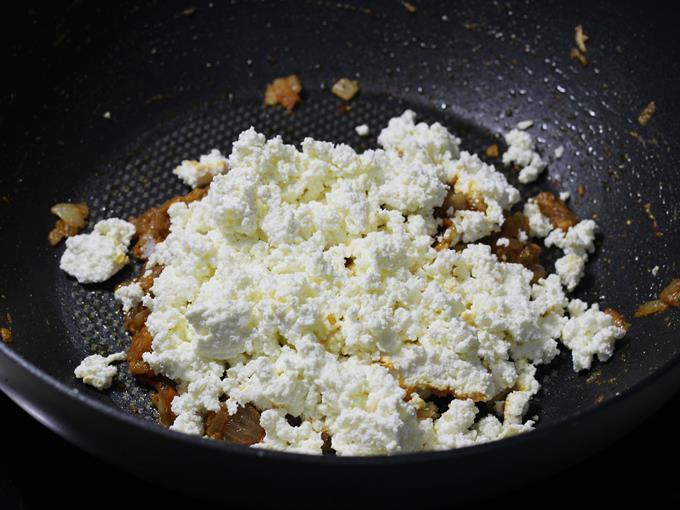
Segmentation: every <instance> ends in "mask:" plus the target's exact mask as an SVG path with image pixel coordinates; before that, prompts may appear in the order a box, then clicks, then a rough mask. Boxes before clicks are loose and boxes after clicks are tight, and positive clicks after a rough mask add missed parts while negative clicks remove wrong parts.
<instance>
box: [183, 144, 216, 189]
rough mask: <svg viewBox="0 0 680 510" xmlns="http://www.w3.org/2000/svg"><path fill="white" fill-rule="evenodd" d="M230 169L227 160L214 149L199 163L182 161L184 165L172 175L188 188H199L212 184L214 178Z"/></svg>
mask: <svg viewBox="0 0 680 510" xmlns="http://www.w3.org/2000/svg"><path fill="white" fill-rule="evenodd" d="M228 168H229V167H228V165H227V158H225V157H224V156H222V153H221V152H220V151H219V150H217V149H213V150H212V151H210V153H209V154H204V155H203V156H201V158H200V159H199V160H198V161H195V160H186V161H182V164H181V165H180V166H178V167H177V168H175V169H174V170H173V171H172V173H174V174H175V175H176V176H177V177H179V178H180V179H181V180H182V182H184V184H186V185H187V186H190V187H192V188H199V187H202V186H206V185H207V184H210V181H212V179H213V177H215V176H216V175H218V174H223V173H225V172H226V171H227V169H228Z"/></svg>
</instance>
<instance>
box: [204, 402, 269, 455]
mask: <svg viewBox="0 0 680 510" xmlns="http://www.w3.org/2000/svg"><path fill="white" fill-rule="evenodd" d="M205 435H206V436H208V437H210V438H212V439H217V440H221V441H228V442H230V443H236V444H242V445H247V446H249V445H252V444H256V443H259V442H260V441H262V440H263V439H264V436H265V431H264V429H263V428H262V427H261V426H260V412H259V411H258V410H257V409H256V408H255V406H253V405H251V404H246V405H245V406H242V407H239V408H238V410H237V411H236V413H234V414H233V415H230V414H229V413H228V412H227V409H226V408H225V407H222V408H221V409H220V410H219V411H217V412H210V413H208V415H207V416H206V419H205Z"/></svg>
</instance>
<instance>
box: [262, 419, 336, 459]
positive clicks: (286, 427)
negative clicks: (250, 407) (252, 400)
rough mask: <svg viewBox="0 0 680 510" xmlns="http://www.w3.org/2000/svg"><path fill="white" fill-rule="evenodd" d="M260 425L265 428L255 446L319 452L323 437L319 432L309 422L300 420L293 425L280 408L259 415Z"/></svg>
mask: <svg viewBox="0 0 680 510" xmlns="http://www.w3.org/2000/svg"><path fill="white" fill-rule="evenodd" d="M260 425H261V426H262V428H263V429H264V430H265V437H264V440H263V441H262V442H261V443H258V444H255V445H253V446H254V447H256V448H268V449H270V450H281V451H289V452H297V453H316V454H320V453H321V447H322V446H323V439H321V433H319V432H317V431H316V430H314V428H313V427H312V424H311V423H309V422H302V423H301V424H300V426H299V427H293V426H292V425H290V424H289V423H288V421H287V420H286V413H285V411H282V410H281V409H267V410H266V411H264V412H263V413H262V415H261V416H260Z"/></svg>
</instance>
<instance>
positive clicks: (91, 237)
mask: <svg viewBox="0 0 680 510" xmlns="http://www.w3.org/2000/svg"><path fill="white" fill-rule="evenodd" d="M135 231H136V229H135V226H134V225H133V224H132V223H128V222H127V221H124V220H121V219H118V218H110V219H108V220H102V221H100V222H98V223H97V224H96V225H95V226H94V229H93V231H92V232H91V233H89V234H80V235H77V236H73V237H69V238H68V239H66V251H65V252H64V254H63V255H62V257H61V261H60V263H59V267H60V268H61V269H63V270H64V271H66V272H67V273H68V274H70V275H71V276H73V277H75V278H76V279H77V280H78V281H79V282H80V283H98V282H103V281H106V280H108V279H109V278H111V277H112V276H113V275H114V274H116V273H117V272H118V271H120V270H121V269H122V268H123V267H124V266H125V264H127V263H128V256H127V249H128V245H129V244H130V241H131V240H132V237H133V236H134V235H135Z"/></svg>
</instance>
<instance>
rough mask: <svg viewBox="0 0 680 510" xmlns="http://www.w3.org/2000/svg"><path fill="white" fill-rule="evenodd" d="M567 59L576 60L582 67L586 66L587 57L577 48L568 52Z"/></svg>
mask: <svg viewBox="0 0 680 510" xmlns="http://www.w3.org/2000/svg"><path fill="white" fill-rule="evenodd" d="M569 58H570V59H572V60H577V61H578V62H579V63H580V64H581V65H582V66H583V67H586V66H587V65H588V57H586V54H585V53H583V52H582V51H581V50H579V49H578V48H572V49H571V51H570V52H569Z"/></svg>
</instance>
